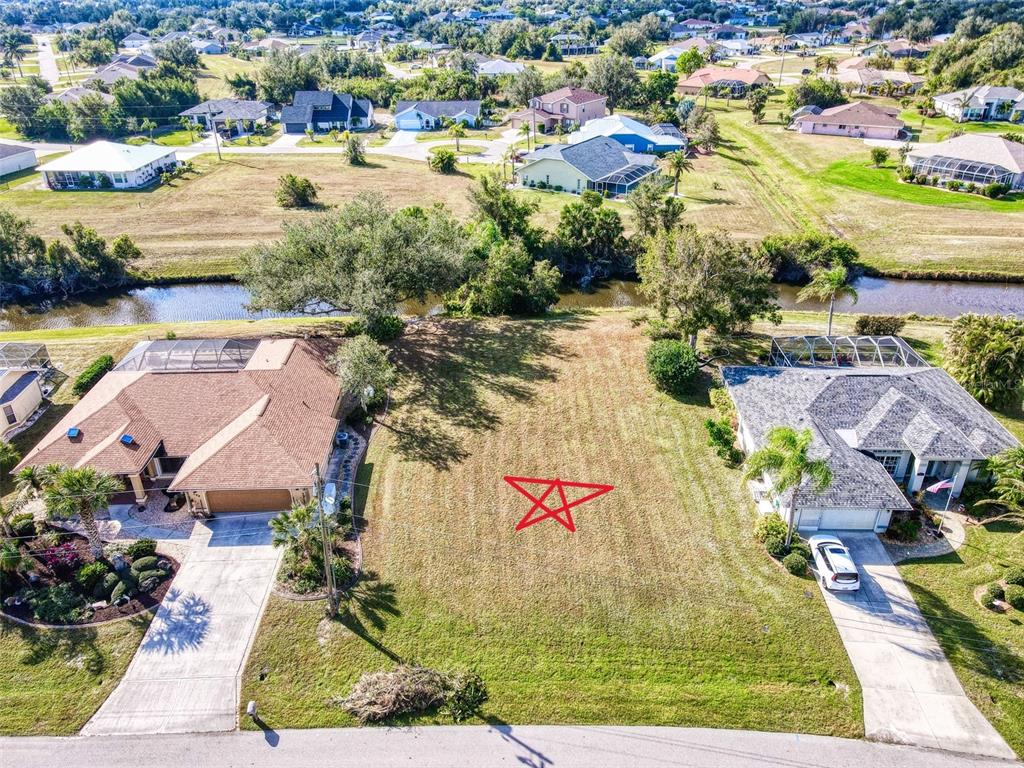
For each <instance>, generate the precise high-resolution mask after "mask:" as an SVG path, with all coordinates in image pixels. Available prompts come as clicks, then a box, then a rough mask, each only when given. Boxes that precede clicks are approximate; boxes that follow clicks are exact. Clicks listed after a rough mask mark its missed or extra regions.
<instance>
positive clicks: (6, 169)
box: [0, 141, 36, 176]
mask: <svg viewBox="0 0 1024 768" xmlns="http://www.w3.org/2000/svg"><path fill="white" fill-rule="evenodd" d="M35 167H36V151H35V150H34V149H32V147H25V146H22V145H21V144H11V143H9V142H6V141H0V176H7V175H8V174H10V173H17V172H18V171H24V170H25V169H27V168H35Z"/></svg>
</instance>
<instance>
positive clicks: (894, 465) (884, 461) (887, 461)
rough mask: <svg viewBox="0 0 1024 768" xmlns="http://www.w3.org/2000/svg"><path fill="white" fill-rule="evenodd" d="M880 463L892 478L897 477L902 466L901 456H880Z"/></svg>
mask: <svg viewBox="0 0 1024 768" xmlns="http://www.w3.org/2000/svg"><path fill="white" fill-rule="evenodd" d="M878 463H879V464H881V465H882V466H883V467H884V468H885V471H886V472H888V473H889V474H890V475H891V476H893V477H896V470H897V469H899V466H900V457H899V456H879V457H878Z"/></svg>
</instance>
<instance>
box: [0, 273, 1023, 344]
mask: <svg viewBox="0 0 1024 768" xmlns="http://www.w3.org/2000/svg"><path fill="white" fill-rule="evenodd" d="M855 287H856V289H857V292H858V294H859V299H858V301H857V303H856V304H854V303H852V302H851V301H850V300H848V299H844V300H843V301H841V302H838V304H837V309H838V310H839V311H846V312H860V313H866V314H897V315H899V314H907V313H910V312H916V313H918V314H921V315H939V316H943V317H956V316H957V315H960V314H962V313H964V312H979V313H986V314H1002V315H1005V314H1009V315H1015V316H1017V317H1024V284H1020V283H1005V284H1004V283H965V282H949V281H938V280H889V279H883V278H876V277H862V278H860V279H858V280H857V282H856V284H855ZM798 290H799V289H798V288H795V287H793V286H788V285H780V286H779V294H780V303H781V304H782V306H783V308H784V309H807V310H815V309H822V308H823V307H822V305H820V304H817V303H815V302H803V303H797V301H796V294H797V292H798ZM248 301H249V293H248V292H247V291H246V290H245V288H243V287H242V286H241V285H239V284H237V283H191V284H182V285H169V286H150V287H145V288H135V289H132V290H129V291H124V292H119V293H110V294H102V295H96V296H90V297H88V298H84V299H76V300H74V301H68V302H61V303H56V304H47V305H40V306H22V305H9V306H7V307H3V308H0V331H27V330H36V329H51V328H71V327H79V328H80V327H87V326H93V325H133V324H136V323H165V322H188V321H197V320H245V319H260V318H266V317H280V316H281V315H280V314H278V313H274V312H258V313H252V312H249V310H248V309H247V308H246V303H247V302H248ZM644 303H645V302H644V299H643V297H641V296H640V295H639V293H638V292H637V284H636V283H632V282H627V281H622V280H613V281H610V282H608V283H605V284H603V285H602V286H601V287H600V288H598V289H597V290H595V291H592V292H588V293H580V292H570V293H566V294H564V295H563V296H562V298H561V299H560V301H559V303H558V306H559V308H562V309H585V308H602V307H634V306H642V305H643V304H644ZM403 309H404V310H405V311H407V312H409V313H423V312H424V311H429V310H430V309H433V307H430V306H424V305H416V306H414V305H409V306H406V307H403Z"/></svg>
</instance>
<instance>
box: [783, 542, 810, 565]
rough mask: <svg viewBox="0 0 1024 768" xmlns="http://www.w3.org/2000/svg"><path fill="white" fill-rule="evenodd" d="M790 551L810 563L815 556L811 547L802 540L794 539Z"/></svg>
mask: <svg viewBox="0 0 1024 768" xmlns="http://www.w3.org/2000/svg"><path fill="white" fill-rule="evenodd" d="M789 551H790V552H795V553H797V554H798V555H802V556H803V558H804V560H806V561H808V562H810V561H811V559H812V558H813V555H812V554H811V545H810V544H808V543H807V542H806V541H804V540H803V539H800V538H796V537H794V538H793V541H792V543H791V544H790V545H789Z"/></svg>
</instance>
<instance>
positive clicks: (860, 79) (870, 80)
mask: <svg viewBox="0 0 1024 768" xmlns="http://www.w3.org/2000/svg"><path fill="white" fill-rule="evenodd" d="M832 77H833V78H835V79H836V80H838V81H839V82H840V83H850V84H852V85H853V86H854V92H855V93H879V92H882V91H884V90H885V89H886V88H888V87H890V84H891V87H892V89H893V95H902V94H908V93H916V92H917V91H918V90H919V89H920V88H921V86H922V85H924V78H923V77H921V76H920V75H913V74H911V73H909V72H903V71H901V70H897V69H872V68H870V67H860V66H855V67H848V68H845V69H842V68H841V69H840V70H839V71H838V72H836V73H835V74H834V75H832Z"/></svg>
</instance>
